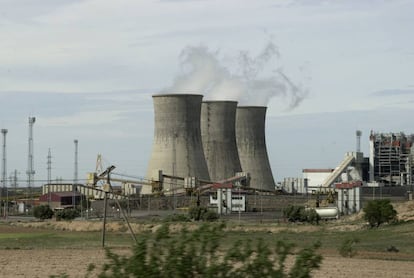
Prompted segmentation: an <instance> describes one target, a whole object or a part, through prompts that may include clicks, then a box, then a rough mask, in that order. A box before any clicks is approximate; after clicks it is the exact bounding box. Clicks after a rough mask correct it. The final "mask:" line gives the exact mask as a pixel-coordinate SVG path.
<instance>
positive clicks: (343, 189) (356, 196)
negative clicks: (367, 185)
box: [335, 181, 362, 215]
mask: <svg viewBox="0 0 414 278" xmlns="http://www.w3.org/2000/svg"><path fill="white" fill-rule="evenodd" d="M361 186H362V181H354V182H342V183H336V184H335V188H336V191H337V192H338V209H339V212H340V213H341V214H345V215H346V214H352V213H357V212H359V211H360V210H361Z"/></svg>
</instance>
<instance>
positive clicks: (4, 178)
mask: <svg viewBox="0 0 414 278" xmlns="http://www.w3.org/2000/svg"><path fill="white" fill-rule="evenodd" d="M1 133H2V134H3V160H2V170H1V179H2V184H3V192H5V193H6V202H5V203H4V215H3V216H4V218H7V211H8V202H9V194H8V190H7V176H6V175H7V167H6V162H7V160H6V135H7V129H2V130H1Z"/></svg>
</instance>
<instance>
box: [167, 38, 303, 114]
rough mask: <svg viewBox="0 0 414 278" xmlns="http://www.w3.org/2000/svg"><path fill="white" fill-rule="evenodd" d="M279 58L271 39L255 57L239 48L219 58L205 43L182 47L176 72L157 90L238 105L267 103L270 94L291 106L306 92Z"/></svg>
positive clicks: (270, 96) (216, 52) (294, 105)
mask: <svg viewBox="0 0 414 278" xmlns="http://www.w3.org/2000/svg"><path fill="white" fill-rule="evenodd" d="M279 58H280V54H279V51H278V49H277V47H276V45H275V44H274V43H272V42H269V43H268V44H267V45H266V46H265V47H264V49H263V50H262V51H261V52H260V53H259V54H258V55H257V56H255V57H252V56H251V55H250V53H249V52H247V51H240V52H239V53H238V54H236V55H233V56H230V57H226V58H221V56H220V52H219V51H211V50H209V49H208V48H207V47H206V46H197V47H193V46H190V47H186V48H185V49H184V50H183V51H182V52H181V54H180V70H181V71H180V74H179V75H178V76H177V77H176V78H175V81H174V84H173V85H172V86H171V87H169V88H166V89H164V90H162V92H161V93H200V94H203V95H204V96H205V99H206V100H237V101H239V104H240V105H259V106H267V104H268V103H269V101H270V99H271V98H272V97H275V96H280V97H283V98H285V99H287V100H288V107H289V109H293V108H295V107H297V106H298V105H299V104H300V103H301V101H302V100H303V99H304V98H305V97H306V95H307V93H308V92H307V90H306V89H303V88H302V86H301V85H298V84H295V83H294V82H293V81H291V79H290V78H289V77H288V76H287V75H286V74H285V73H284V72H283V70H282V69H281V68H280V67H278V63H279ZM226 62H227V63H226ZM231 64H233V65H231Z"/></svg>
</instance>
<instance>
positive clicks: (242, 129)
mask: <svg viewBox="0 0 414 278" xmlns="http://www.w3.org/2000/svg"><path fill="white" fill-rule="evenodd" d="M266 109H267V108H266V107H264V106H239V107H237V112H236V142H237V149H238V152H239V157H240V163H241V167H242V170H243V172H246V173H249V174H250V187H252V188H256V189H261V190H269V191H274V190H275V181H274V179H273V174H272V170H271V168H270V163H269V158H268V155H267V149H266V139H265V120H266Z"/></svg>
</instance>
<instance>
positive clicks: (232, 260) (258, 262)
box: [99, 224, 322, 278]
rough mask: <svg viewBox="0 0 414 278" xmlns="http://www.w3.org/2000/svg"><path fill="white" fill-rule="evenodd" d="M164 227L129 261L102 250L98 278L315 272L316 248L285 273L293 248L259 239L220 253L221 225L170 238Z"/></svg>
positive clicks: (145, 240)
mask: <svg viewBox="0 0 414 278" xmlns="http://www.w3.org/2000/svg"><path fill="white" fill-rule="evenodd" d="M168 230H169V228H168V225H164V226H163V227H161V228H160V229H159V230H158V231H157V233H156V234H148V235H147V236H142V237H141V238H140V240H139V241H138V243H137V245H136V246H135V247H134V249H133V254H132V256H130V257H128V256H121V255H118V254H114V253H112V252H111V251H110V250H109V249H106V256H107V259H108V260H107V262H106V263H105V264H104V265H103V267H102V270H101V273H100V274H99V277H184V278H185V277H217V278H218V277H236V278H237V277H240V278H241V277H264V278H265V277H279V278H286V277H310V276H311V272H312V270H314V269H317V268H319V266H320V263H321V261H322V256H321V255H319V254H317V253H316V250H317V249H318V248H319V247H320V244H319V243H316V244H314V245H312V246H311V247H309V248H304V249H302V250H300V251H299V252H298V253H297V255H296V260H295V262H294V264H293V267H292V268H291V269H290V270H288V269H285V261H286V258H287V256H288V255H291V254H293V253H292V250H293V245H292V244H289V243H286V242H284V241H278V242H277V243H276V244H274V245H269V244H266V243H265V242H264V241H263V240H262V239H259V240H257V241H256V242H252V241H250V240H243V241H238V242H236V243H235V244H234V245H233V246H231V247H230V248H228V249H225V250H223V249H222V248H220V244H221V243H223V238H224V237H225V233H224V225H223V224H220V225H211V224H209V225H206V224H204V225H202V226H200V227H199V228H198V229H196V230H194V231H187V230H185V229H183V230H181V231H180V232H179V234H177V235H175V236H171V234H170V233H169V232H168Z"/></svg>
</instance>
